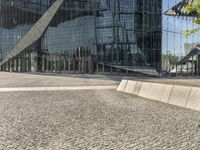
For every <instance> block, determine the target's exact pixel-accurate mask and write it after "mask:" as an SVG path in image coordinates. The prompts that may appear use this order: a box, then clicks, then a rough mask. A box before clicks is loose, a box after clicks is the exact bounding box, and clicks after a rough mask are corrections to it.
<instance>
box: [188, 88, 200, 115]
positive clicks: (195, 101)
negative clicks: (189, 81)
mask: <svg viewBox="0 0 200 150" xmlns="http://www.w3.org/2000/svg"><path fill="white" fill-rule="evenodd" d="M186 107H187V108H189V109H194V110H198V111H200V88H196V87H193V88H192V90H191V93H190V96H189V98H188V102H187V104H186Z"/></svg>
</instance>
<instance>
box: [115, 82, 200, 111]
mask: <svg viewBox="0 0 200 150" xmlns="http://www.w3.org/2000/svg"><path fill="white" fill-rule="evenodd" d="M117 91H120V92H125V93H128V94H134V95H137V96H140V97H144V98H148V99H152V100H156V101H160V102H164V103H168V104H172V105H176V106H180V107H184V108H189V109H193V110H197V111H200V88H197V87H190V86H178V85H168V84H160V83H150V82H141V81H131V80H129V81H128V80H122V81H121V83H120V85H119V86H118V88H117Z"/></svg>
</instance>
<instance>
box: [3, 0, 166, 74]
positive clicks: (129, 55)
mask: <svg viewBox="0 0 200 150" xmlns="http://www.w3.org/2000/svg"><path fill="white" fill-rule="evenodd" d="M53 2H54V0H1V1H0V58H1V60H2V59H3V58H4V57H5V56H6V55H7V54H8V52H9V51H11V50H12V48H14V47H15V46H16V44H17V42H19V40H20V39H21V38H22V37H23V36H24V35H25V34H26V33H27V31H28V30H29V29H30V28H31V27H32V26H34V24H35V23H36V21H37V20H38V19H39V18H40V17H41V16H42V15H43V14H44V13H45V11H47V9H48V8H49V7H50V6H51V5H52V3H53ZM161 9H162V1H161V0H65V1H64V3H63V4H62V6H61V8H60V9H59V10H58V11H57V13H56V15H55V16H54V18H53V20H52V21H51V23H50V24H49V26H48V28H47V30H46V32H45V33H44V35H43V36H42V37H41V38H40V39H39V40H38V41H37V42H35V43H34V44H32V45H30V47H28V48H27V49H26V50H24V52H26V53H27V57H28V53H29V52H32V51H37V52H38V55H37V57H38V59H37V63H38V68H39V69H38V70H42V63H43V62H42V61H43V59H42V57H43V55H48V56H51V55H52V56H54V55H62V56H67V57H71V58H72V59H73V58H74V57H75V56H74V55H75V54H76V51H77V49H80V48H81V49H85V50H88V51H90V54H91V55H92V56H93V61H94V63H96V64H98V63H99V64H109V65H116V66H130V67H135V66H146V67H153V68H156V69H157V70H159V69H160V67H161V39H162V38H161V36H162V35H161V33H162V32H161V30H162V29H161V28H162V25H161V23H162V21H161V19H162V18H161ZM19 55H21V54H19ZM19 55H18V56H17V57H21V56H19ZM25 55H26V54H25ZM25 57H26V56H25ZM27 59H28V58H27ZM27 61H31V60H27ZM50 63H51V62H48V61H47V64H48V65H51V64H50ZM47 67H48V66H47ZM27 68H29V69H27V71H28V70H31V69H30V68H31V67H27Z"/></svg>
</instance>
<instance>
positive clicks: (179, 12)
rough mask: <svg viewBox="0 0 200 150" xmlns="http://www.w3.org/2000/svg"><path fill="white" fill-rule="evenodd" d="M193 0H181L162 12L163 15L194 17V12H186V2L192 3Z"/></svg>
mask: <svg viewBox="0 0 200 150" xmlns="http://www.w3.org/2000/svg"><path fill="white" fill-rule="evenodd" d="M194 1H195V0H183V1H181V2H180V3H178V4H177V5H175V6H174V7H172V8H170V9H168V10H167V11H165V12H164V15H168V16H188V17H195V16H196V14H194V13H188V12H187V9H186V6H187V4H191V3H194Z"/></svg>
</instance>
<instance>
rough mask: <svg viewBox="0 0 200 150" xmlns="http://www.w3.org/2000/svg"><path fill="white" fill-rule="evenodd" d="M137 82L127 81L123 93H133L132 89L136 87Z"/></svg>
mask: <svg viewBox="0 0 200 150" xmlns="http://www.w3.org/2000/svg"><path fill="white" fill-rule="evenodd" d="M136 84H137V82H136V81H128V83H127V85H126V88H125V91H124V92H125V93H129V94H133V92H134V89H135V87H136Z"/></svg>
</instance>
